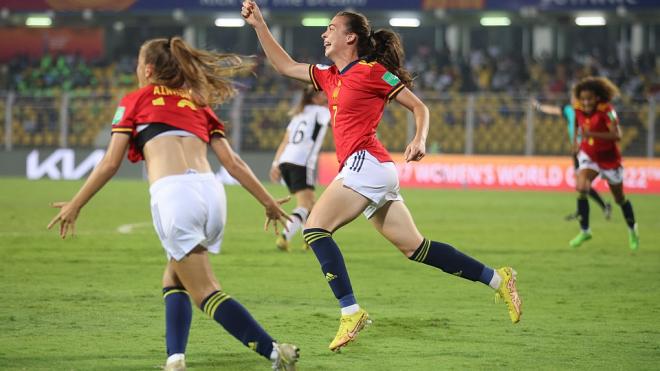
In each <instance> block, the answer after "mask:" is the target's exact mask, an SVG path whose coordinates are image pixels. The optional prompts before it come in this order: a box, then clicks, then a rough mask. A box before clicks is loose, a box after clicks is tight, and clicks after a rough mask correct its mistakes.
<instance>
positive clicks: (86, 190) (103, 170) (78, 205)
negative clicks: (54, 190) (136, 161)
mask: <svg viewBox="0 0 660 371" xmlns="http://www.w3.org/2000/svg"><path fill="white" fill-rule="evenodd" d="M129 139H130V136H128V135H125V134H114V135H112V137H111V139H110V144H109V145H108V149H107V151H106V153H105V156H103V159H101V161H100V162H99V164H98V165H96V167H95V168H94V170H92V173H91V174H90V175H89V177H88V178H87V180H86V181H85V184H83V186H82V187H81V188H80V190H79V191H78V193H76V195H75V196H74V197H73V199H72V200H71V201H68V202H54V203H52V204H51V206H53V207H56V208H59V209H60V212H59V213H57V215H56V216H55V217H54V218H53V220H51V221H50V223H48V229H50V228H52V227H53V225H55V224H57V222H60V236H61V237H62V238H63V239H64V238H66V235H67V233H68V232H69V231H71V235H73V234H74V233H75V231H76V219H77V218H78V214H79V213H80V209H82V208H83V206H85V205H86V204H87V202H89V200H91V199H92V197H94V195H95V194H96V192H98V191H99V190H100V189H101V188H103V186H104V185H105V184H106V183H107V182H108V181H109V180H110V179H111V178H112V177H113V176H114V175H115V174H116V173H117V170H119V166H121V161H122V158H124V154H125V153H126V149H127V148H128V143H129Z"/></svg>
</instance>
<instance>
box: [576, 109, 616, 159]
mask: <svg viewBox="0 0 660 371" xmlns="http://www.w3.org/2000/svg"><path fill="white" fill-rule="evenodd" d="M575 121H576V124H577V126H578V127H579V128H580V129H581V131H582V132H585V131H592V132H601V133H607V132H609V131H610V128H611V127H612V126H613V125H614V126H615V127H616V126H618V125H619V119H618V118H617V115H616V112H615V111H614V108H613V107H612V106H611V105H609V104H604V103H603V104H599V105H598V106H597V107H596V111H595V112H593V113H592V114H591V115H587V114H586V113H585V112H584V111H583V110H582V109H581V108H580V106H579V105H576V106H575ZM580 150H581V151H583V152H584V153H586V154H587V155H589V157H590V158H591V160H593V161H594V162H595V163H597V164H598V167H600V168H601V169H603V170H607V169H616V168H618V167H620V166H621V151H619V146H618V144H617V142H616V141H614V140H605V139H599V138H593V137H589V138H587V137H585V136H584V135H583V136H582V141H581V142H580Z"/></svg>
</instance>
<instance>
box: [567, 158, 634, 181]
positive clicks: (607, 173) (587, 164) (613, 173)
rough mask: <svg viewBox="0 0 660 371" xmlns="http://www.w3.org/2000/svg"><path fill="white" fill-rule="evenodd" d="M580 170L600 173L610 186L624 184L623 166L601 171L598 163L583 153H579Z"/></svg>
mask: <svg viewBox="0 0 660 371" xmlns="http://www.w3.org/2000/svg"><path fill="white" fill-rule="evenodd" d="M577 160H578V170H582V169H591V170H593V171H596V172H598V174H600V177H601V178H603V179H605V180H607V182H608V183H609V184H614V185H616V184H621V183H623V166H619V167H618V168H616V169H607V170H604V169H601V168H600V166H598V164H597V163H596V162H594V161H593V160H592V159H591V157H589V155H588V154H586V153H584V152H583V151H580V152H578V154H577Z"/></svg>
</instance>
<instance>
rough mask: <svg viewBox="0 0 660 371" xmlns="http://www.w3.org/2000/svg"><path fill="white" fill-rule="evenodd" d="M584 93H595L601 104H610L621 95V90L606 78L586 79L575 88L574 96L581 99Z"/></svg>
mask: <svg viewBox="0 0 660 371" xmlns="http://www.w3.org/2000/svg"><path fill="white" fill-rule="evenodd" d="M583 91H591V92H593V93H594V94H595V95H596V96H597V97H598V98H599V99H600V101H601V102H603V103H609V102H610V101H612V99H614V98H616V97H618V96H619V95H620V92H619V88H617V87H616V85H614V83H612V81H610V80H609V79H608V78H606V77H585V78H584V79H582V80H580V82H578V83H577V84H576V85H575V87H573V96H574V97H575V99H580V93H582V92H583Z"/></svg>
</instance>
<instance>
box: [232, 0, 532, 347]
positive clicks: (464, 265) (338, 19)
mask: <svg viewBox="0 0 660 371" xmlns="http://www.w3.org/2000/svg"><path fill="white" fill-rule="evenodd" d="M241 14H242V15H243V17H244V18H245V19H246V20H247V22H248V23H249V24H250V25H251V26H252V27H253V28H254V29H255V31H256V33H257V37H258V38H259V41H260V43H261V46H262V47H263V50H264V52H265V53H266V56H267V57H268V60H269V61H270V62H271V64H272V65H273V67H274V68H275V69H276V70H277V71H278V72H280V73H281V74H283V75H285V76H287V77H291V78H294V79H296V80H300V81H306V82H309V83H311V84H312V85H313V86H314V88H316V89H317V90H322V91H324V92H325V94H326V96H327V97H328V104H329V107H328V108H329V109H330V114H331V115H332V118H331V126H332V131H333V135H334V139H335V144H336V152H337V160H338V162H339V166H340V169H341V170H340V172H339V174H338V175H337V177H336V178H335V179H334V180H333V181H332V182H331V183H330V185H329V186H328V187H327V188H326V190H325V191H324V192H323V194H322V195H321V196H320V197H319V200H318V201H317V203H316V205H315V206H314V208H313V209H312V212H311V213H310V215H309V218H308V219H307V223H306V224H305V230H304V231H303V234H304V238H305V241H306V242H307V243H308V244H309V245H310V247H311V248H312V250H313V251H314V254H315V255H316V258H317V259H318V261H319V263H320V265H321V271H322V273H323V276H324V277H325V279H326V280H327V281H328V284H329V285H330V288H331V290H332V292H333V294H334V295H335V297H336V298H337V300H338V302H339V306H340V308H341V319H340V325H339V330H338V331H337V333H336V335H335V338H334V339H333V340H332V342H331V343H330V345H329V348H330V350H332V351H338V350H339V349H341V348H342V347H343V346H346V345H347V344H348V343H350V342H351V341H352V340H353V339H355V337H356V336H357V334H358V332H359V331H360V330H362V328H364V325H365V324H366V323H368V322H369V314H368V313H367V312H366V311H365V309H364V308H362V307H360V305H359V304H358V301H357V299H356V297H355V295H354V292H353V289H352V286H351V281H350V278H349V276H348V270H347V269H346V265H345V263H344V258H343V256H342V254H341V251H340V250H339V247H338V246H337V244H336V243H335V240H334V239H333V237H332V235H333V233H334V232H336V231H337V230H338V229H339V228H341V227H342V226H344V225H346V224H348V223H350V222H351V221H352V220H354V219H355V218H356V217H358V216H359V215H360V214H364V215H365V216H366V217H367V218H368V219H369V220H370V221H371V223H372V225H373V226H374V227H375V228H376V230H378V232H380V233H381V234H382V235H383V236H384V237H385V238H386V239H388V240H389V241H390V242H391V243H392V244H393V245H395V246H396V247H397V248H398V249H399V250H400V251H401V252H402V253H403V254H404V255H405V256H406V257H407V258H408V259H410V260H411V261H414V262H419V263H423V264H427V265H430V266H433V267H436V268H439V269H441V270H443V271H444V272H447V273H449V274H451V275H455V276H459V277H462V278H465V279H468V280H471V281H479V282H482V283H483V284H485V285H488V286H490V287H491V288H492V289H493V290H495V291H496V294H497V295H498V296H499V297H502V298H504V300H505V302H506V304H507V307H508V310H509V316H510V318H511V321H512V322H513V323H516V322H518V321H519V320H520V315H521V313H522V310H521V305H522V303H521V300H520V297H519V295H518V291H517V289H516V278H515V272H514V271H513V269H511V268H510V267H504V268H500V269H497V270H494V269H492V268H490V267H488V266H485V265H484V264H483V263H481V262H479V261H477V260H475V259H473V258H471V257H469V256H467V255H465V254H463V253H461V252H460V251H458V250H457V249H455V248H454V247H453V246H451V245H449V244H446V243H442V242H437V241H432V240H429V239H426V238H424V237H423V236H422V234H421V233H420V232H419V231H418V230H417V227H416V226H415V223H414V221H413V219H412V216H411V215H410V212H409V211H408V208H407V207H406V205H405V203H403V199H402V197H401V195H400V194H399V180H398V175H397V171H396V167H395V166H394V163H393V161H392V158H391V157H390V155H389V153H388V152H387V150H386V149H385V147H384V146H383V145H382V144H381V143H380V141H379V140H378V138H377V137H376V128H377V126H378V123H379V121H380V119H381V117H382V115H383V110H384V108H385V104H387V103H388V102H390V101H391V100H395V101H396V102H397V103H399V104H401V105H403V106H404V107H406V108H407V109H408V110H410V111H411V112H412V113H413V115H414V117H415V123H416V134H415V137H414V139H413V140H412V142H411V143H410V144H409V145H408V146H407V148H406V151H405V154H404V156H405V159H406V161H419V160H421V159H422V158H423V157H424V155H425V152H426V149H425V148H426V144H425V142H426V137H427V134H428V128H429V111H428V108H427V107H426V105H424V103H423V102H422V101H421V100H419V98H417V96H415V94H413V92H412V91H411V90H410V89H409V88H408V87H409V86H411V85H412V79H411V77H410V74H409V73H408V71H406V70H405V69H404V68H403V64H404V60H403V59H404V58H403V48H402V45H401V42H400V39H399V37H398V35H397V34H395V33H394V32H392V31H390V30H378V31H376V32H373V31H372V30H371V26H370V25H369V22H368V20H367V19H366V17H364V16H363V15H361V14H359V13H354V12H349V11H344V12H339V13H337V15H335V17H334V18H333V19H332V20H331V22H330V24H329V25H328V27H327V29H326V31H325V32H324V33H323V34H322V35H321V38H322V40H323V46H324V48H325V55H326V56H327V57H328V58H329V59H330V60H331V61H332V62H333V63H334V64H333V65H332V66H322V65H315V64H307V63H299V62H296V61H295V60H293V59H292V58H291V57H290V56H289V55H288V54H287V52H286V51H285V50H284V49H283V48H282V47H281V46H280V45H279V44H278V43H277V41H276V40H275V39H274V37H273V35H272V34H271V33H270V31H269V29H268V26H267V25H266V23H265V21H264V19H263V16H262V15H261V11H260V9H259V7H258V6H257V4H256V3H255V2H254V1H244V2H243V8H242V10H241Z"/></svg>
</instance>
